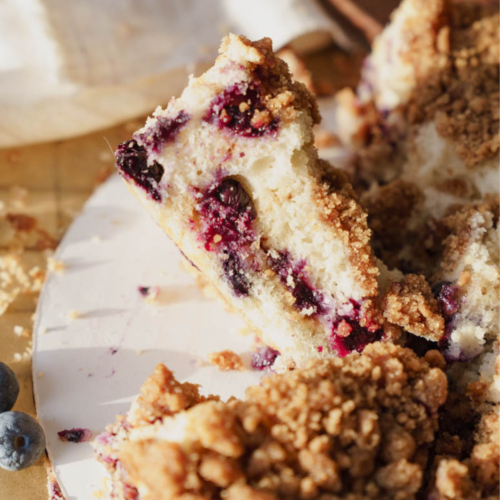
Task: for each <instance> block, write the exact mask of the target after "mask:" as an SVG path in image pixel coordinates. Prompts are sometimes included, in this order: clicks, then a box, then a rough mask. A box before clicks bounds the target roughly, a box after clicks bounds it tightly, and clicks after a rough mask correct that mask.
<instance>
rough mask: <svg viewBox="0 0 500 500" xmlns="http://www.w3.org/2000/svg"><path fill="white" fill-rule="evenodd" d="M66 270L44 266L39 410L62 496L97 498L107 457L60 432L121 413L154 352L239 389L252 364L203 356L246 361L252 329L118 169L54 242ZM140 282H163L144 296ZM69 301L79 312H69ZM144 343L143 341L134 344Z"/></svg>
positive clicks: (187, 376)
mask: <svg viewBox="0 0 500 500" xmlns="http://www.w3.org/2000/svg"><path fill="white" fill-rule="evenodd" d="M56 259H58V260H60V261H62V262H63V263H64V264H65V266H66V270H65V272H64V273H62V274H55V273H51V275H50V276H49V277H48V279H47V282H46V284H45V287H44V289H43V292H42V295H41V297H40V301H39V305H38V312H37V320H36V324H35V346H34V355H33V371H34V381H35V398H36V404H37V410H38V416H39V419H40V421H41V424H42V426H43V427H44V429H45V433H46V436H47V441H48V452H49V457H50V460H51V462H52V464H53V466H54V469H55V472H56V475H57V478H58V480H59V482H60V485H61V487H62V489H63V492H64V493H65V494H66V498H67V499H68V500H76V499H77V500H95V495H94V494H93V493H95V492H96V491H98V490H100V489H102V486H103V479H104V477H105V471H104V468H103V467H102V466H101V465H100V464H98V463H97V462H96V461H95V460H94V459H93V454H92V449H91V447H90V445H89V444H88V443H80V444H72V443H63V442H61V441H60V440H59V438H58V436H57V432H58V431H61V430H63V429H71V428H74V427H84V428H89V429H90V430H91V431H92V432H93V433H94V435H96V434H97V433H99V432H101V431H102V430H103V429H104V426H105V425H106V424H108V423H110V422H113V421H114V419H115V416H116V414H118V413H125V412H126V411H127V409H128V408H129V405H130V402H131V401H132V399H133V398H134V397H135V396H136V394H137V393H138V391H139V388H140V386H141V385H142V383H143V382H144V380H145V379H146V377H147V376H148V375H149V374H150V373H151V372H152V370H153V368H154V367H155V365H156V364H157V363H160V362H162V363H165V364H166V365H167V366H168V367H169V368H171V369H172V370H174V372H175V374H176V376H177V378H178V379H179V380H180V381H186V380H189V381H190V382H194V383H198V384H201V385H202V387H203V392H204V393H207V392H211V393H216V394H219V395H221V396H222V397H224V398H227V397H229V396H231V395H234V396H242V395H243V393H244V390H245V388H246V387H247V386H248V385H250V384H252V383H254V382H256V381H258V380H259V378H260V375H261V373H260V372H257V371H254V370H246V371H244V372H230V373H222V372H220V371H219V370H218V369H217V368H215V367H213V366H211V365H208V364H205V365H203V364H201V365H200V363H199V361H200V360H206V357H207V354H208V353H210V352H213V351H216V350H222V349H231V350H233V351H234V352H237V353H239V354H242V355H243V359H245V360H246V362H247V364H248V361H249V357H250V352H251V346H252V342H253V339H252V337H251V336H242V335H240V334H238V332H241V330H242V329H243V323H242V322H241V321H240V320H239V319H238V318H237V317H235V316H233V315H231V314H229V313H228V312H226V311H225V310H224V308H223V307H222V305H221V304H220V303H218V302H216V301H214V300H210V299H208V298H206V297H205V296H204V295H203V294H202V293H201V292H200V290H199V288H198V287H197V285H196V283H195V281H194V279H193V277H191V276H190V275H189V274H188V273H186V272H185V271H184V270H183V269H182V268H181V267H180V259H181V257H180V253H179V251H178V250H177V248H176V247H175V246H174V245H173V243H171V242H170V241H169V239H168V238H167V237H166V236H165V235H164V234H163V233H162V231H161V230H160V229H159V228H158V227H156V225H155V224H154V223H153V222H152V220H151V219H150V218H149V216H148V215H147V213H146V212H145V211H144V210H143V208H142V207H141V206H140V205H139V203H138V202H137V201H136V200H135V199H134V198H133V197H132V195H131V194H130V193H129V192H128V191H127V189H126V187H125V185H124V184H123V182H122V181H121V179H119V178H118V176H114V177H112V178H111V179H109V180H108V181H107V182H106V183H105V184H104V185H103V186H101V187H100V188H99V189H98V190H97V191H96V193H95V194H94V195H93V196H92V198H90V200H89V201H88V203H87V204H86V206H85V208H84V210H83V212H82V214H81V215H80V216H79V217H78V218H77V219H76V221H75V222H74V223H73V225H72V226H71V228H70V229H69V231H68V232H67V234H66V235H65V237H64V239H63V241H62V243H61V245H60V246H59V248H58V250H57V252H56ZM138 286H159V287H160V290H161V292H160V295H159V296H158V299H157V301H156V302H155V303H152V304H150V303H147V302H146V301H145V300H144V298H143V297H141V295H140V294H139V292H138ZM72 311H76V313H77V314H78V315H79V318H77V319H70V317H69V316H70V314H71V312H72ZM141 350H142V351H143V352H142V353H141Z"/></svg>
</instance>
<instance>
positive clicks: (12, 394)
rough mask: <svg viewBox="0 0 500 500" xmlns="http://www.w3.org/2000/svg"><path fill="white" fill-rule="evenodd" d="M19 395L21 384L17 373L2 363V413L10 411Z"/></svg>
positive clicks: (0, 388) (0, 390) (0, 382)
mask: <svg viewBox="0 0 500 500" xmlns="http://www.w3.org/2000/svg"><path fill="white" fill-rule="evenodd" d="M18 395H19V382H18V381H17V378H16V375H15V373H14V372H13V371H12V370H11V369H10V368H9V367H8V366H7V365H5V364H4V363H0V413H3V412H5V411H9V410H11V409H12V407H13V406H14V404H15V403H16V400H17V396H18Z"/></svg>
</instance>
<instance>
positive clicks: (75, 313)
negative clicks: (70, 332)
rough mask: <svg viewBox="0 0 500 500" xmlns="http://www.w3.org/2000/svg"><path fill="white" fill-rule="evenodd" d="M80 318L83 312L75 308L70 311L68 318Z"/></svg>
mask: <svg viewBox="0 0 500 500" xmlns="http://www.w3.org/2000/svg"><path fill="white" fill-rule="evenodd" d="M78 318H81V314H80V313H79V312H78V311H77V310H76V309H73V310H71V311H70V312H69V313H68V319H70V320H74V319H78Z"/></svg>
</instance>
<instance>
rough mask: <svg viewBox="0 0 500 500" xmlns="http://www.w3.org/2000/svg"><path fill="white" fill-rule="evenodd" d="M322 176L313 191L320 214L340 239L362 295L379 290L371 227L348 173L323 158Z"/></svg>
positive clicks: (367, 295) (369, 295)
mask: <svg viewBox="0 0 500 500" xmlns="http://www.w3.org/2000/svg"><path fill="white" fill-rule="evenodd" d="M322 163H323V165H322V168H323V172H324V177H323V179H322V180H321V182H319V183H318V185H317V187H316V191H315V194H314V195H315V201H316V205H317V209H318V211H319V214H320V217H321V218H322V219H323V220H324V221H325V222H327V223H328V224H330V225H331V226H332V228H333V229H335V230H336V232H337V234H338V237H339V238H341V239H342V241H343V243H344V245H345V248H346V252H347V253H348V254H349V259H350V261H351V264H352V266H353V273H354V275H355V279H356V281H357V282H358V284H359V286H360V287H361V289H362V291H363V293H364V294H365V297H375V296H376V295H377V293H378V288H377V276H378V272H379V271H378V268H377V266H376V265H375V262H374V258H373V253H372V250H371V246H370V238H371V231H370V229H369V228H368V225H367V214H366V212H365V211H364V210H363V208H362V207H361V206H360V205H359V203H358V201H357V197H356V194H355V192H354V190H353V188H352V186H351V185H350V184H349V182H348V177H347V174H345V173H344V172H342V171H340V170H336V169H332V168H331V167H329V166H328V164H327V163H326V162H322Z"/></svg>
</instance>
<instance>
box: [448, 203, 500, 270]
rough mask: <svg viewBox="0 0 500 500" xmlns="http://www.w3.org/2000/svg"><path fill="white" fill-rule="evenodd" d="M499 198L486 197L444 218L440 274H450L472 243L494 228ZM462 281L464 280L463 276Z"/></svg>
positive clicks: (497, 216) (499, 205) (481, 238)
mask: <svg viewBox="0 0 500 500" xmlns="http://www.w3.org/2000/svg"><path fill="white" fill-rule="evenodd" d="M499 207H500V196H499V195H488V196H486V198H485V199H484V201H481V202H479V203H471V204H469V205H464V206H462V207H459V208H458V210H456V209H455V211H454V213H452V214H451V215H449V216H447V217H445V218H444V219H443V221H442V223H443V226H444V227H445V228H446V230H447V232H448V236H447V237H446V239H445V240H444V242H443V245H444V250H443V258H442V264H441V271H440V274H442V273H445V274H446V273H452V272H453V270H454V269H455V267H456V265H457V262H458V261H459V260H460V258H461V256H462V255H463V253H464V252H465V250H466V249H467V247H468V246H469V245H470V243H471V242H472V241H475V240H479V241H482V240H483V238H484V237H485V234H486V231H487V230H488V229H491V228H492V227H496V225H497V224H498V219H499ZM463 279H466V277H465V276H463Z"/></svg>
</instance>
